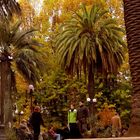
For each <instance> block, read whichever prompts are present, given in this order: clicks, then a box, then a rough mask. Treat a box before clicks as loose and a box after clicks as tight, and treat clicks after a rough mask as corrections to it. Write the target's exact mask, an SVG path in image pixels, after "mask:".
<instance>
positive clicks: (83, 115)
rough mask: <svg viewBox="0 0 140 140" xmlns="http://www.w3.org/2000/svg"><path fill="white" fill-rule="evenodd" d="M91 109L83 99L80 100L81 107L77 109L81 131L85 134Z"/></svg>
mask: <svg viewBox="0 0 140 140" xmlns="http://www.w3.org/2000/svg"><path fill="white" fill-rule="evenodd" d="M88 117H89V111H88V109H87V107H86V106H85V105H84V103H83V102H82V101H80V102H79V109H78V110H77V122H78V126H79V130H80V133H81V134H83V133H85V132H87V130H88Z"/></svg>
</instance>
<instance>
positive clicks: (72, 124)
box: [68, 104, 81, 138]
mask: <svg viewBox="0 0 140 140" xmlns="http://www.w3.org/2000/svg"><path fill="white" fill-rule="evenodd" d="M76 118H77V110H76V109H75V108H74V105H73V104H71V105H70V110H69V111H68V126H69V129H70V138H80V137H81V135H80V131H79V128H78V126H77V120H76Z"/></svg>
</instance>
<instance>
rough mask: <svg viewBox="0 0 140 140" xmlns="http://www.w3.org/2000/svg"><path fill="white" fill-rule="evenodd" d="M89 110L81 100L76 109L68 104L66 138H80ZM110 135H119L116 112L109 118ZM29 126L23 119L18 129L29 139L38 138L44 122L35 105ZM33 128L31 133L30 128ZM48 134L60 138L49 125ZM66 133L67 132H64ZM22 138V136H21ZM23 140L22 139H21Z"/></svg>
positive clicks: (119, 122)
mask: <svg viewBox="0 0 140 140" xmlns="http://www.w3.org/2000/svg"><path fill="white" fill-rule="evenodd" d="M88 119H89V110H88V108H87V107H86V106H85V105H84V103H83V102H82V101H80V102H79V108H78V109H76V108H75V107H74V105H73V104H71V105H70V109H69V111H68V118H67V120H68V125H67V130H68V131H69V132H68V135H69V137H68V138H82V137H83V134H84V133H85V132H87V130H88V129H89V126H88V125H89V120H88ZM111 123H112V137H116V136H120V130H121V119H120V117H119V115H118V114H117V113H115V115H114V116H113V117H112V119H111ZM29 125H30V126H29V127H28V123H27V120H25V119H23V120H22V121H21V124H20V127H19V128H20V130H22V132H24V133H25V134H26V135H27V136H28V137H29V139H30V140H39V135H40V126H41V125H42V126H44V127H45V125H44V122H43V119H42V116H41V113H40V107H39V106H36V107H35V108H34V111H33V113H32V115H31V117H30V119H29ZM29 128H31V129H32V130H33V133H31V131H30V129H29ZM48 134H49V135H50V136H51V137H52V138H53V139H55V140H61V134H59V133H57V132H56V131H54V128H53V126H52V125H51V126H50V127H49V129H48ZM66 135H67V134H66ZM21 137H22V136H21ZM22 138H23V137H22ZM23 140H24V139H23Z"/></svg>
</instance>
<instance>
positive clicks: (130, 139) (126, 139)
mask: <svg viewBox="0 0 140 140" xmlns="http://www.w3.org/2000/svg"><path fill="white" fill-rule="evenodd" d="M69 140H78V139H69ZM79 140H140V137H120V138H90V139H88V138H87V139H79Z"/></svg>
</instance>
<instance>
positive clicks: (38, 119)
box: [29, 106, 45, 140]
mask: <svg viewBox="0 0 140 140" xmlns="http://www.w3.org/2000/svg"><path fill="white" fill-rule="evenodd" d="M29 122H30V124H31V126H32V129H33V131H34V140H38V139H39V135H40V125H43V126H44V127H45V125H44V122H43V119H42V116H41V113H40V107H39V106H35V108H34V112H33V113H32V115H31V117H30V120H29Z"/></svg>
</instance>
